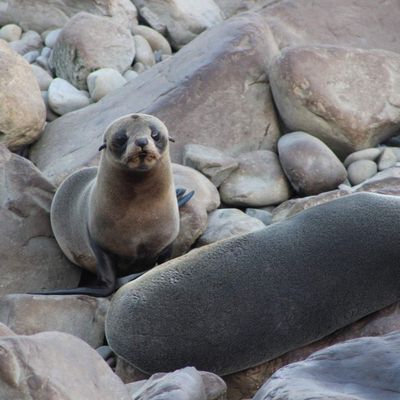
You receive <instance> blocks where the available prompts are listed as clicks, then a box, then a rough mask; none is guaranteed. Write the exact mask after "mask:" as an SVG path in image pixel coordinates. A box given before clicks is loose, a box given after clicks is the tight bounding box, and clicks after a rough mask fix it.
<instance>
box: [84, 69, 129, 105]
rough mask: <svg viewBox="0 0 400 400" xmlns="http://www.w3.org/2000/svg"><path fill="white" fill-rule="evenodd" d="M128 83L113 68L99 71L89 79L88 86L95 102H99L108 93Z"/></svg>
mask: <svg viewBox="0 0 400 400" xmlns="http://www.w3.org/2000/svg"><path fill="white" fill-rule="evenodd" d="M126 82H127V81H126V79H125V78H124V77H123V76H122V75H121V74H120V73H119V72H118V71H116V70H115V69H112V68H101V69H98V70H97V71H94V72H92V73H90V74H89V75H88V77H87V86H88V88H89V93H90V97H91V99H92V100H93V101H99V100H100V99H101V98H103V97H104V96H106V95H107V94H108V93H110V92H112V91H113V90H115V89H119V88H121V87H122V86H124V85H125V83H126Z"/></svg>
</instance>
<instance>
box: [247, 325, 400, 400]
mask: <svg viewBox="0 0 400 400" xmlns="http://www.w3.org/2000/svg"><path fill="white" fill-rule="evenodd" d="M399 357H400V332H396V333H392V334H390V335H386V336H383V337H374V338H371V337H367V338H362V339H354V340H350V341H348V342H345V343H341V344H337V345H335V346H332V347H328V348H327V349H324V350H321V351H318V352H317V353H314V354H313V355H312V356H310V357H309V358H307V359H306V360H305V361H301V362H298V363H295V364H290V365H288V366H287V367H285V368H282V369H281V370H279V371H278V372H276V373H275V374H274V375H273V376H272V377H271V379H269V381H268V382H267V383H265V385H264V386H263V387H262V388H261V389H260V390H259V391H258V392H257V394H256V396H255V397H254V399H253V400H327V399H334V400H352V399H354V400H376V399H379V400H397V399H399V398H400V381H399V379H398V377H399V374H400V365H399Z"/></svg>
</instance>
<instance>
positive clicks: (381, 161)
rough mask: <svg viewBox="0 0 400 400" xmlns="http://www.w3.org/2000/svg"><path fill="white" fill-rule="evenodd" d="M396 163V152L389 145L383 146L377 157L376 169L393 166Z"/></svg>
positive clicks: (380, 169)
mask: <svg viewBox="0 0 400 400" xmlns="http://www.w3.org/2000/svg"><path fill="white" fill-rule="evenodd" d="M396 163H397V156H396V153H395V152H394V151H393V150H392V149H391V148H390V147H384V148H383V150H382V153H381V155H380V156H379V158H378V171H382V170H384V169H388V168H390V167H393V166H394V165H395V164H396Z"/></svg>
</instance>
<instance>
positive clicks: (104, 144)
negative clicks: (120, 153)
mask: <svg viewBox="0 0 400 400" xmlns="http://www.w3.org/2000/svg"><path fill="white" fill-rule="evenodd" d="M106 147H107V145H106V143H105V142H104V143H103V144H102V145H101V146H100V147H99V151H102V150H104V149H105V148H106Z"/></svg>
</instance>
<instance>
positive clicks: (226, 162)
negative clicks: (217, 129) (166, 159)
mask: <svg viewBox="0 0 400 400" xmlns="http://www.w3.org/2000/svg"><path fill="white" fill-rule="evenodd" d="M183 164H184V165H187V166H188V167H192V168H194V169H197V170H198V171H200V172H201V173H202V174H204V175H205V176H206V177H207V178H209V179H210V181H211V182H212V183H213V184H214V185H215V186H216V187H219V186H220V185H221V183H222V182H223V181H224V180H225V179H226V178H227V177H228V176H229V175H230V174H231V173H232V172H233V171H234V170H235V169H237V168H238V166H239V163H238V162H237V161H236V159H235V158H233V157H231V156H229V155H227V154H225V153H223V152H222V151H220V150H217V149H214V148H212V147H208V146H202V145H200V144H188V145H186V146H185V147H184V150H183Z"/></svg>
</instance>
